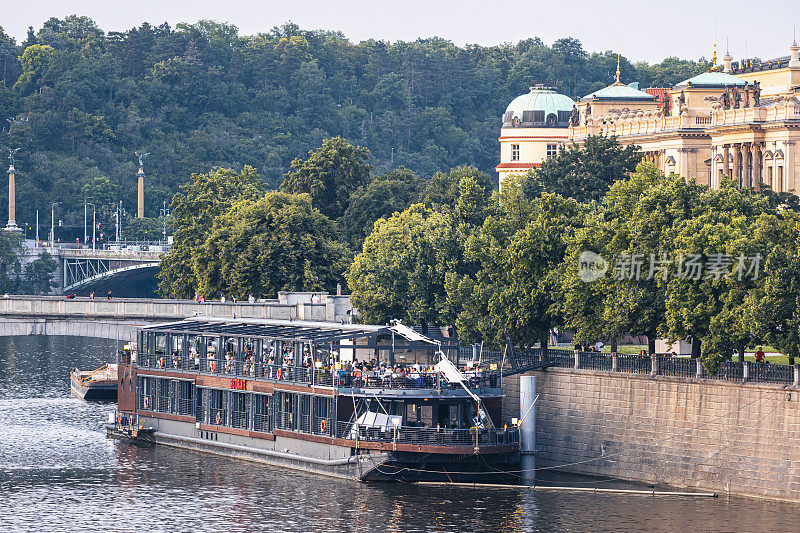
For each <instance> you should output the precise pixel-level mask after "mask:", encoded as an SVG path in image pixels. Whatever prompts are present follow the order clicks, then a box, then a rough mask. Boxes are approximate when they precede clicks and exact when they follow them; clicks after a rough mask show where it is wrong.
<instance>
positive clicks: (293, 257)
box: [193, 192, 350, 299]
mask: <svg viewBox="0 0 800 533" xmlns="http://www.w3.org/2000/svg"><path fill="white" fill-rule="evenodd" d="M349 262H350V255H349V252H348V250H347V248H346V247H345V245H344V244H343V243H342V242H340V241H339V232H338V229H337V228H336V226H335V224H334V223H333V222H331V220H330V219H328V218H327V217H326V216H325V215H323V214H322V213H321V212H320V211H319V210H318V209H316V208H314V207H313V206H312V204H311V198H310V196H309V195H307V194H301V195H291V194H286V193H281V192H269V193H267V194H266V195H265V196H262V197H261V198H259V199H256V200H254V199H243V200H240V201H239V202H237V203H236V204H234V205H233V206H232V207H231V208H230V210H228V211H227V212H225V213H222V214H220V215H219V216H218V217H217V218H216V219H215V220H214V224H213V227H212V228H211V231H210V232H209V233H208V234H207V236H206V237H205V241H204V242H203V244H202V246H200V248H199V249H198V250H197V252H196V254H195V255H194V257H193V271H194V275H195V278H196V279H197V283H198V285H197V286H198V290H199V291H200V293H202V294H204V295H206V296H210V297H219V296H220V295H222V294H226V295H228V296H233V297H237V298H240V299H244V298H246V297H247V296H248V295H250V294H252V295H253V296H256V297H272V298H274V297H276V296H277V293H278V291H319V290H327V291H330V292H333V291H334V290H335V288H336V285H337V283H339V282H341V281H343V276H344V272H345V270H346V269H347V265H348V264H349Z"/></svg>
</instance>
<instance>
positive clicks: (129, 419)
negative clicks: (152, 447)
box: [128, 415, 133, 427]
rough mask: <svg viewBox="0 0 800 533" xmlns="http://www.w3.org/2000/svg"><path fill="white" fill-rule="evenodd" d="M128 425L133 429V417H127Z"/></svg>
mask: <svg viewBox="0 0 800 533" xmlns="http://www.w3.org/2000/svg"><path fill="white" fill-rule="evenodd" d="M128 425H129V426H130V427H133V415H130V416H129V417H128Z"/></svg>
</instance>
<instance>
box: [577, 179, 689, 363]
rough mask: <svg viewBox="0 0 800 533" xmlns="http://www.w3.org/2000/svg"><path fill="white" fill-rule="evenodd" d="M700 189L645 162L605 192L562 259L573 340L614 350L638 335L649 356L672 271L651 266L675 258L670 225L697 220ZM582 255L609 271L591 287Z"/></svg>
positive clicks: (658, 331)
mask: <svg viewBox="0 0 800 533" xmlns="http://www.w3.org/2000/svg"><path fill="white" fill-rule="evenodd" d="M702 191H703V188H702V187H699V186H697V185H695V184H694V183H693V182H687V181H686V180H685V179H683V178H681V177H679V176H671V177H669V178H667V177H666V176H664V175H663V174H662V173H661V172H660V171H658V170H657V169H656V168H655V167H654V166H653V165H650V164H641V165H639V167H638V168H637V171H636V172H635V173H634V174H633V175H631V176H630V177H627V178H625V179H622V180H620V181H617V182H616V183H614V184H613V185H612V186H611V188H610V190H609V192H608V194H607V195H606V196H605V197H604V198H603V201H602V206H601V208H600V209H599V210H598V211H597V212H595V213H593V215H592V216H591V217H589V218H588V219H587V222H586V226H585V227H584V228H583V230H581V231H579V232H576V235H575V238H574V240H572V241H571V242H570V246H569V251H568V253H567V258H566V261H567V265H566V269H565V275H564V280H563V285H564V291H565V298H564V313H565V315H566V318H567V325H568V326H569V327H572V328H574V329H575V331H576V341H577V342H580V343H582V344H592V343H594V342H595V341H596V340H600V339H602V340H603V341H605V342H607V343H610V344H611V345H612V346H614V345H615V343H616V342H617V340H619V339H620V338H621V337H623V336H624V335H635V336H638V335H643V336H646V337H647V338H648V341H649V343H648V344H649V351H650V353H653V352H654V351H655V340H656V338H658V336H659V335H661V334H664V332H665V330H666V327H665V316H664V314H665V289H664V286H665V284H666V282H667V279H666V278H665V275H673V274H674V271H669V272H668V273H665V272H664V271H660V270H658V269H656V268H654V267H656V266H659V265H662V266H663V265H664V263H662V261H663V260H664V258H665V257H666V258H668V259H669V258H673V259H674V257H675V256H674V254H675V250H674V247H673V242H674V235H675V230H674V229H673V227H674V226H675V225H677V224H680V223H682V222H683V221H684V220H687V219H691V218H693V217H694V216H695V215H696V212H697V209H698V204H699V199H700V195H701V194H702ZM587 252H591V253H596V254H598V255H599V256H600V257H602V258H603V259H604V260H605V261H606V266H607V269H608V270H607V272H606V274H605V275H604V276H602V277H600V278H599V279H596V280H594V281H590V282H587V281H586V280H585V279H583V278H582V276H581V273H580V272H579V269H578V268H577V267H578V266H579V262H580V261H581V258H582V256H583V254H585V253H587ZM651 265H652V266H651ZM651 269H652V270H651ZM651 273H652V275H651Z"/></svg>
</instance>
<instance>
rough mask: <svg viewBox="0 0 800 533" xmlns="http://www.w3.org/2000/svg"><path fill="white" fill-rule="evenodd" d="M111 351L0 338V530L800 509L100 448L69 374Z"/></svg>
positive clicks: (470, 524) (487, 527)
mask: <svg viewBox="0 0 800 533" xmlns="http://www.w3.org/2000/svg"><path fill="white" fill-rule="evenodd" d="M114 350H115V343H114V341H107V340H98V339H83V338H77V337H45V336H29V337H0V530H2V531H27V530H30V531H70V532H73V533H74V532H78V531H225V532H230V531H287V532H307V531H315V532H323V531H676V532H684V531H748V532H751V531H781V532H784V531H798V530H800V509H798V507H797V506H795V505H790V504H784V503H777V502H768V501H760V500H748V499H736V498H718V499H708V498H686V497H652V496H641V495H625V494H587V493H570V492H552V491H536V492H533V491H530V490H528V489H502V490H475V489H469V488H439V487H425V488H421V487H418V486H413V485H398V484H362V483H357V482H349V481H341V480H336V479H331V478H326V477H321V476H315V475H311V474H304V473H296V472H291V471H287V470H282V469H279V468H273V467H269V466H262V465H257V464H252V463H247V462H243V461H237V460H233V459H228V458H223V457H215V456H211V455H203V454H198V453H194V452H187V451H182V450H176V449H172V448H167V447H163V446H156V447H151V448H142V447H137V446H131V445H128V444H125V443H123V442H119V441H115V440H111V439H108V438H106V436H105V432H104V429H103V422H104V420H106V418H107V413H108V412H109V411H111V410H113V408H114V404H112V403H105V404H103V403H87V402H84V401H81V400H78V399H75V398H71V397H70V394H69V375H68V374H69V370H70V368H71V367H74V366H77V367H79V368H85V369H86V368H95V367H98V366H100V364H101V363H102V362H105V361H111V360H113V357H114ZM561 481H562V482H564V480H561ZM588 483H589V484H595V485H596V486H606V484H605V483H606V482H603V483H598V482H597V481H596V480H591V481H588Z"/></svg>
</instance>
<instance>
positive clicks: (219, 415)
mask: <svg viewBox="0 0 800 533" xmlns="http://www.w3.org/2000/svg"><path fill="white" fill-rule="evenodd" d="M221 421H222V414H221V413H220V412H219V411H217V425H219V423H220V422H221Z"/></svg>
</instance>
